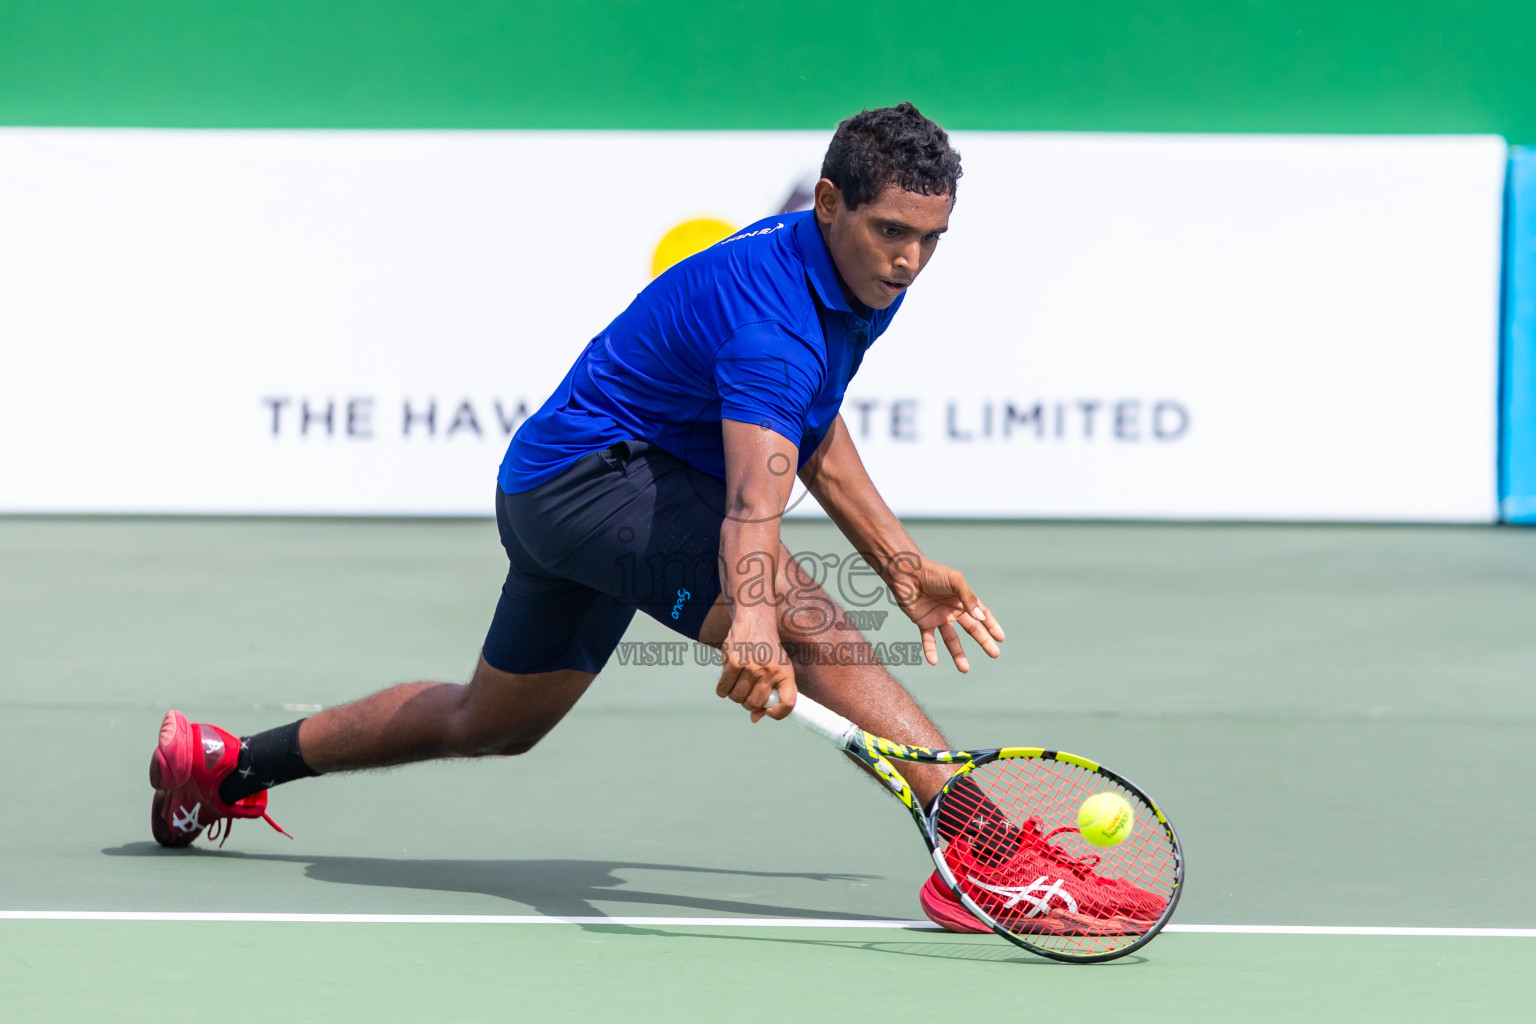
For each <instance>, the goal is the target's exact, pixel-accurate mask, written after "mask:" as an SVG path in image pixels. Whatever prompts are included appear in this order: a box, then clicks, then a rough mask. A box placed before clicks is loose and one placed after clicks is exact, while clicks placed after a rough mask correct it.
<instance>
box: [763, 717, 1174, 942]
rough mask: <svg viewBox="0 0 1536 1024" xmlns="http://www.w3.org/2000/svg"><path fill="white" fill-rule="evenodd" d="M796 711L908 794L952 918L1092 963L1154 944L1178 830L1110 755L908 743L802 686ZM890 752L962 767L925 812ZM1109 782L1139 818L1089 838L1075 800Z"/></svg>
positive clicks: (1166, 903)
mask: <svg viewBox="0 0 1536 1024" xmlns="http://www.w3.org/2000/svg"><path fill="white" fill-rule="evenodd" d="M777 699H778V695H777V694H774V695H773V697H771V698H770V700H769V703H770V705H772V704H773V703H776V702H777ZM789 719H790V721H792V722H796V723H798V724H800V725H802V726H804V727H805V728H807V729H809V730H811V731H812V732H814V733H816V734H818V735H820V736H823V737H825V738H826V739H828V740H830V741H831V742H832V743H833V744H835V745H836V746H837V747H839V748H840V749H842V750H846V751H847V752H848V753H850V754H852V755H853V756H854V757H856V758H858V759H859V760H860V761H862V762H864V763H865V764H867V765H869V766H870V768H872V769H873V770H874V771H875V772H876V773H877V774H878V775H879V776H880V777H881V778H882V779H884V780H885V782H886V784H887V785H888V786H889V787H890V789H891V792H893V793H895V794H896V797H897V798H898V799H899V800H901V802H902V803H904V804H906V805H907V810H908V811H910V812H911V814H912V819H913V820H914V821H915V822H917V827H918V828H919V829H920V830H921V831H922V833H923V838H924V840H926V841H927V843H928V849H929V851H930V852H931V853H932V855H933V863H934V865H935V866H936V867H937V869H938V870H937V872H936V876H937V877H938V878H939V879H940V880H941V881H942V882H943V884H944V885H945V886H947V887H948V893H947V894H945V895H946V896H952V897H953V902H954V910H955V914H956V915H957V918H958V919H957V920H956V921H955V922H954V924H953V927H954V928H955V929H956V930H972V931H983V930H986V929H990V930H991V931H994V932H996V933H997V934H999V935H1001V936H1002V937H1003V938H1005V939H1008V940H1009V941H1011V942H1014V943H1017V944H1018V945H1020V946H1023V947H1024V948H1025V949H1028V950H1030V951H1031V952H1035V953H1039V954H1040V955H1041V956H1046V957H1050V958H1051V959H1052V960H1063V961H1067V962H1072V963H1095V962H1098V961H1103V960H1113V959H1115V958H1116V957H1121V956H1124V955H1126V954H1127V953H1129V952H1131V951H1132V950H1135V949H1139V948H1140V947H1141V946H1144V945H1146V943H1147V942H1149V941H1151V939H1152V937H1153V936H1154V935H1156V934H1157V933H1158V932H1159V931H1161V930H1162V928H1163V925H1165V924H1167V923H1168V919H1169V918H1170V917H1171V916H1172V915H1173V908H1174V906H1175V905H1176V904H1177V903H1178V900H1179V892H1180V889H1181V888H1182V884H1183V881H1184V856H1183V852H1182V850H1181V849H1180V847H1179V838H1178V836H1177V835H1176V834H1175V833H1174V831H1173V826H1172V825H1170V824H1169V823H1168V819H1167V818H1165V817H1163V812H1162V811H1160V810H1158V808H1157V805H1156V804H1155V803H1153V802H1152V798H1151V797H1149V796H1147V795H1146V794H1145V793H1143V792H1142V791H1141V790H1140V789H1138V788H1137V787H1136V786H1134V785H1132V784H1131V783H1130V782H1128V781H1126V780H1125V779H1124V778H1122V777H1121V776H1119V775H1116V774H1115V773H1114V772H1111V771H1110V770H1109V769H1107V768H1105V767H1103V766H1102V765H1099V764H1095V763H1094V762H1092V761H1089V760H1087V759H1085V758H1081V757H1077V756H1075V755H1073V754H1067V753H1064V752H1062V751H1058V750H1043V749H1040V748H1038V747H1002V748H999V749H992V750H974V751H966V750H929V749H927V748H926V747H909V746H906V745H905V744H901V743H894V742H892V741H891V740H887V739H884V738H882V737H879V736H873V735H871V734H869V733H867V732H865V731H864V730H863V729H860V728H859V727H858V726H856V725H854V724H853V723H852V722H850V721H849V720H848V719H846V718H844V717H843V716H842V715H839V714H838V713H837V712H835V711H833V710H831V709H830V708H827V707H824V706H822V705H821V704H818V703H816V702H815V701H813V700H811V699H810V698H809V697H807V696H805V694H803V693H802V694H799V695H798V696H797V698H796V700H795V706H794V709H793V710H792V711H791V712H790V715H789ZM892 759H894V760H898V761H911V762H916V763H919V764H953V765H955V766H956V768H957V770H956V771H955V774H954V775H953V776H951V777H950V780H949V781H948V782H947V783H946V784H945V785H944V788H943V790H941V791H940V793H939V795H938V796H937V797H936V798H935V799H934V801H933V805H932V807H931V808H929V810H928V812H926V813H925V811H924V809H923V807H922V806H921V804H919V803H918V801H917V800H916V798H915V797H914V796H913V795H912V790H911V788H910V787H909V786H908V785H907V782H906V780H905V779H903V778H902V777H901V774H900V773H899V772H897V771H896V769H895V768H894V767H892V765H891V763H890V761H891V760H892ZM1106 791H1107V792H1112V793H1118V794H1119V795H1120V796H1121V797H1123V798H1124V799H1125V800H1126V801H1127V802H1128V803H1129V804H1130V805H1131V808H1132V809H1133V810H1134V812H1135V815H1136V821H1137V825H1136V828H1135V829H1134V831H1133V832H1132V833H1131V835H1130V836H1128V837H1127V838H1126V839H1124V840H1123V841H1121V842H1120V843H1118V844H1116V845H1114V846H1110V847H1097V846H1092V845H1090V844H1088V843H1087V842H1086V841H1084V840H1083V839H1082V837H1081V836H1080V835H1079V834H1078V830H1077V813H1078V808H1079V807H1080V806H1081V805H1082V803H1083V801H1084V800H1086V799H1087V798H1088V797H1089V796H1092V795H1093V794H1095V793H1099V792H1106ZM962 908H963V909H962ZM966 911H969V914H968V915H967V914H966V913H965V912H966ZM971 918H974V921H971ZM977 922H979V925H980V926H984V927H979V926H976V924H977ZM967 925H970V926H971V927H967Z"/></svg>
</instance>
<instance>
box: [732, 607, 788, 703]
mask: <svg viewBox="0 0 1536 1024" xmlns="http://www.w3.org/2000/svg"><path fill="white" fill-rule="evenodd" d="M720 657H721V661H722V665H721V669H720V682H718V683H717V684H715V696H717V697H729V698H730V699H731V700H733V701H735V702H736V703H738V704H740V705H741V706H742V707H744V708H746V709H747V710H748V711H750V712H752V721H754V722H756V721H758V720H760V719H761V718H762V717H763V716H764V715H767V716H768V717H769V718H773V719H782V718H785V717H787V716H788V715H789V713H790V712H791V711H793V710H794V709H795V693H796V690H795V670H794V666H793V665H791V664H790V660H789V658H788V657H787V656H786V654H785V652H784V648H783V646H782V645H781V644H780V643H779V630H778V623H777V622H776V621H775V620H774V619H773V612H772V606H770V607H769V611H768V612H767V613H766V614H761V615H757V616H752V615H750V614H742V615H738V616H737V617H736V618H735V619H734V620H732V622H731V631H730V632H729V633H727V634H726V635H725V643H724V644H722V645H721V648H720ZM774 690H778V691H779V703H777V704H775V705H774V706H773V707H772V708H769V707H768V695H769V694H771V693H773V691H774Z"/></svg>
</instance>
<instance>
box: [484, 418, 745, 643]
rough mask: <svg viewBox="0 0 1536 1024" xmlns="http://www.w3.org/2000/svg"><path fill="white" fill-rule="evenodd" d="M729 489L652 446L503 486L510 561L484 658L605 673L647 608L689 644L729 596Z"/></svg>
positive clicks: (628, 445)
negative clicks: (529, 483) (723, 535)
mask: <svg viewBox="0 0 1536 1024" xmlns="http://www.w3.org/2000/svg"><path fill="white" fill-rule="evenodd" d="M724 507H725V483H724V482H723V481H721V480H718V479H716V478H715V477H712V476H710V475H708V474H707V473H702V472H700V471H699V470H697V469H693V468H692V467H690V466H688V465H687V464H685V463H684V462H682V461H681V460H680V459H677V458H675V457H673V456H671V455H668V454H667V453H666V452H664V451H662V450H661V449H660V448H657V447H656V446H655V445H652V444H649V443H647V442H644V441H620V442H618V443H617V444H614V445H611V446H609V447H608V448H605V449H603V450H601V451H596V452H590V453H588V454H587V455H584V456H582V457H581V458H580V459H579V460H577V461H576V463H575V464H573V465H572V466H571V467H570V468H569V469H567V470H566V471H565V472H564V473H562V474H560V475H559V476H557V477H555V478H554V479H553V480H550V481H547V482H546V483H543V484H540V485H539V486H537V487H535V488H533V489H532V490H528V491H523V492H521V493H519V494H506V493H503V492H502V490H501V489H500V488H499V487H498V488H497V490H496V525H497V527H498V528H499V529H500V531H501V543H502V546H503V547H505V548H506V549H507V558H508V560H509V561H510V562H511V565H510V567H509V568H508V570H507V581H506V582H505V583H504V584H502V587H501V600H500V601H499V602H498V603H497V605H496V615H495V618H494V619H492V621H491V629H490V632H489V633H488V634H487V635H486V638H485V647H484V648H483V649H482V653H483V654H484V655H485V660H486V661H487V662H489V663H490V665H491V667H493V668H499V669H501V670H502V671H503V672H517V673H529V672H553V671H555V670H556V669H579V670H581V671H583V672H598V671H600V670H601V669H602V667H603V665H604V664H605V663H606V662H607V661H608V656H609V655H610V654H612V653H613V649H614V648H615V647H616V646H618V643H619V640H620V638H622V637H623V636H624V630H625V629H626V628H627V627H628V626H629V620H630V619H632V618H634V615H635V612H636V611H642V612H644V613H645V614H647V615H649V616H650V617H651V618H653V619H655V620H656V621H657V622H660V623H661V624H662V625H664V626H667V627H668V628H670V629H673V630H676V631H677V632H679V633H681V634H683V635H684V636H686V637H689V638H690V639H693V640H697V639H698V638H699V628H700V627H701V626H702V625H703V624H704V616H705V615H706V614H707V613H708V612H709V609H710V607H711V606H712V605H713V604H714V603H715V598H716V597H718V596H719V594H720V572H719V564H718V562H719V550H720V523H721V521H722V520H723V518H724V516H723V513H722V510H723V509H724Z"/></svg>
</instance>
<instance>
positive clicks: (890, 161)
mask: <svg viewBox="0 0 1536 1024" xmlns="http://www.w3.org/2000/svg"><path fill="white" fill-rule="evenodd" d="M821 176H822V177H823V178H826V179H828V180H829V181H831V182H832V184H834V185H836V186H837V188H838V191H840V192H842V194H843V201H844V202H845V203H847V204H848V208H849V209H850V210H851V209H856V208H858V207H860V206H862V205H864V204H865V203H867V202H869V201H870V200H872V199H874V198H875V197H877V196H879V195H880V193H881V192H883V191H885V189H886V188H888V187H889V186H891V185H897V186H899V187H901V188H903V189H905V190H906V191H908V192H917V193H919V194H921V195H925V196H945V195H947V196H949V197H950V199H951V201H953V199H954V196H955V186H956V184H957V183H958V182H959V180H960V154H959V153H956V152H955V151H954V150H953V149H951V148H950V145H949V135H948V134H946V133H945V131H944V129H943V128H940V127H939V126H938V125H936V124H934V123H933V122H932V121H930V120H928V119H927V118H926V117H924V116H923V115H922V114H921V113H919V112H918V109H917V108H916V107H914V106H913V105H912V104H910V103H901V104H898V105H897V106H894V107H881V108H879V109H878V110H864V111H860V112H859V113H857V114H854V115H853V116H852V117H850V118H848V119H847V120H845V121H843V123H842V124H840V125H838V126H837V132H836V133H835V134H833V136H832V144H831V145H830V146H828V147H827V156H826V159H825V160H823V161H822V163H821Z"/></svg>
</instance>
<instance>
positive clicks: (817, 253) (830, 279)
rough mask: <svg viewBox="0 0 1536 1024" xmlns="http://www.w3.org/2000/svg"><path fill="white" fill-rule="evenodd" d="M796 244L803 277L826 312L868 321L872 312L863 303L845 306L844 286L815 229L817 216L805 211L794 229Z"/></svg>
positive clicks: (830, 255)
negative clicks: (798, 248)
mask: <svg viewBox="0 0 1536 1024" xmlns="http://www.w3.org/2000/svg"><path fill="white" fill-rule="evenodd" d="M794 231H795V241H796V242H798V243H799V245H800V255H801V257H802V258H804V260H805V273H806V276H808V277H809V278H810V279H811V286H812V287H814V288H815V289H816V294H817V296H819V297H820V299H821V304H822V305H823V306H826V307H827V308H828V309H836V310H839V311H841V312H843V313H852V314H853V315H854V316H856V317H859V318H861V319H864V320H868V319H870V316H871V310H870V309H869V308H868V307H866V306H865V305H864V304H863V303H862V302H861V303H859V308H858V309H853V308H852V307H851V306H849V305H848V300H847V299H846V298H844V297H843V283H842V281H840V280H838V277H837V267H835V266H834V265H833V264H832V254H831V253H830V252H828V251H827V243H826V242H825V241H823V240H822V237H821V228H819V227H817V225H816V213H815V211H813V210H807V211H805V216H804V217H803V218H802V219H801V220H800V221H799V223H797V224H796V225H795V228H794Z"/></svg>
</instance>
